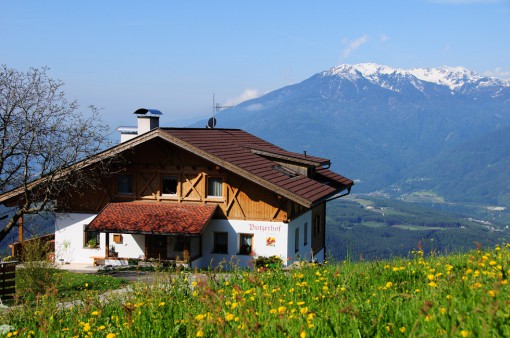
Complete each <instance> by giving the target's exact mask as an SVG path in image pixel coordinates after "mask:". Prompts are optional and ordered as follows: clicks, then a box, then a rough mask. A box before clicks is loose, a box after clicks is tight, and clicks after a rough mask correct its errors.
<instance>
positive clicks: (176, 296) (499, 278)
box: [0, 245, 510, 338]
mask: <svg viewBox="0 0 510 338" xmlns="http://www.w3.org/2000/svg"><path fill="white" fill-rule="evenodd" d="M424 256H425V255H424V253H423V252H422V251H420V250H417V251H414V252H413V253H412V255H411V257H412V258H409V259H393V260H387V261H386V260H385V261H376V262H359V263H352V262H348V261H344V262H337V263H328V264H324V265H315V264H311V265H307V266H304V267H302V268H300V269H295V270H290V271H282V270H279V269H278V270H267V271H263V272H258V271H246V270H233V271H230V272H228V273H226V272H220V271H209V272H205V273H200V274H193V273H185V272H180V273H175V272H174V273H166V274H161V275H160V279H156V281H155V282H154V283H149V284H144V283H135V284H133V285H132V288H133V289H132V292H130V293H128V294H123V295H118V296H113V295H112V297H111V298H110V299H109V300H108V301H107V302H101V301H99V300H98V299H97V296H95V295H87V294H86V293H82V294H81V297H82V300H83V303H82V304H80V305H78V306H75V307H72V308H59V307H56V306H55V301H54V299H51V297H48V298H47V299H41V300H40V301H39V302H37V303H30V304H26V305H25V306H22V307H18V308H15V309H12V310H11V311H9V312H6V313H3V314H2V315H1V317H0V319H1V323H2V324H7V325H10V329H11V330H10V332H9V333H10V334H11V336H13V335H17V336H31V337H47V336H65V337H67V336H69V337H73V336H77V337H87V336H94V337H109V338H112V337H162V336H165V337H169V336H170V337H253V336H257V337H339V336H342V337H360V336H361V337H374V336H380V337H409V336H411V337H415V336H426V337H429V336H446V337H480V336H494V337H495V336H501V337H503V336H506V337H508V336H510V287H509V286H508V275H509V274H510V265H509V262H510V245H503V246H497V247H495V248H493V249H490V250H482V249H480V250H475V251H471V252H468V253H466V254H458V255H449V256H443V257H427V258H424Z"/></svg>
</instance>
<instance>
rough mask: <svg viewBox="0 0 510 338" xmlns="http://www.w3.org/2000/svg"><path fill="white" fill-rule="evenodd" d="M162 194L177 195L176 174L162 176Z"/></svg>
mask: <svg viewBox="0 0 510 338" xmlns="http://www.w3.org/2000/svg"><path fill="white" fill-rule="evenodd" d="M161 190H162V193H163V195H177V176H163V189H161Z"/></svg>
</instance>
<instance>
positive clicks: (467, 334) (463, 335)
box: [460, 330, 469, 338]
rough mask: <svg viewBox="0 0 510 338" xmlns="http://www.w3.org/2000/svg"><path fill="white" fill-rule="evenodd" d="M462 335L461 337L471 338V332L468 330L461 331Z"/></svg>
mask: <svg viewBox="0 0 510 338" xmlns="http://www.w3.org/2000/svg"><path fill="white" fill-rule="evenodd" d="M460 335H461V336H462V337H464V338H466V337H469V331H467V330H462V331H460Z"/></svg>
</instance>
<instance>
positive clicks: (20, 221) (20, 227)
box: [18, 215, 23, 244]
mask: <svg viewBox="0 0 510 338" xmlns="http://www.w3.org/2000/svg"><path fill="white" fill-rule="evenodd" d="M18 242H20V244H23V215H21V217H20V218H19V219H18Z"/></svg>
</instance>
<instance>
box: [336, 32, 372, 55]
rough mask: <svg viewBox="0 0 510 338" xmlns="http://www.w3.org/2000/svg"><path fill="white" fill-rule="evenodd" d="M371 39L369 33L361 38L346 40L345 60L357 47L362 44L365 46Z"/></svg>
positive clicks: (343, 53)
mask: <svg viewBox="0 0 510 338" xmlns="http://www.w3.org/2000/svg"><path fill="white" fill-rule="evenodd" d="M368 40H369V37H368V35H366V34H365V35H363V36H361V37H359V38H357V39H356V40H353V41H349V40H345V41H344V43H346V44H347V47H345V49H344V50H343V52H342V58H341V59H342V60H344V59H345V58H347V57H348V56H349V55H351V54H352V53H353V52H354V51H355V50H356V49H358V48H360V47H361V46H363V45H364V44H365V43H367V42H368Z"/></svg>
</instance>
